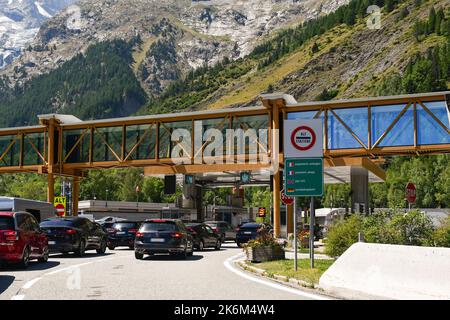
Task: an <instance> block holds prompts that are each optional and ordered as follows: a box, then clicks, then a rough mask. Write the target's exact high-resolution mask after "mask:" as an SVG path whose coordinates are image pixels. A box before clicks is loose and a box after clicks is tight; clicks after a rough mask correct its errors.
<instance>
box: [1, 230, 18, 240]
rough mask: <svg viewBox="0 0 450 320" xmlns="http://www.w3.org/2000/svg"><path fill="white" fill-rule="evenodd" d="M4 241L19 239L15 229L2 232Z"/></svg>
mask: <svg viewBox="0 0 450 320" xmlns="http://www.w3.org/2000/svg"><path fill="white" fill-rule="evenodd" d="M3 235H4V236H5V240H6V241H17V240H19V235H18V233H17V232H16V231H5V232H4V233H3Z"/></svg>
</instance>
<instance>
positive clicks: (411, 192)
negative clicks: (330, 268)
mask: <svg viewBox="0 0 450 320" xmlns="http://www.w3.org/2000/svg"><path fill="white" fill-rule="evenodd" d="M406 200H408V202H409V203H414V202H416V185H415V184H414V183H411V182H409V183H408V184H407V185H406Z"/></svg>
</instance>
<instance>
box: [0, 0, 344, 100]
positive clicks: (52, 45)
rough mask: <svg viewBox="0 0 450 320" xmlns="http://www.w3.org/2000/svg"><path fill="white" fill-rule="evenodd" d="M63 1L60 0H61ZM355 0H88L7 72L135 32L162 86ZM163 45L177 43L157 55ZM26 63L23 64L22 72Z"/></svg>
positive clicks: (152, 79)
mask: <svg viewBox="0 0 450 320" xmlns="http://www.w3.org/2000/svg"><path fill="white" fill-rule="evenodd" d="M55 1H56V0H55ZM347 2H348V0H319V1H318V0H295V1H293V0H245V1H241V0H221V1H216V0H211V1H190V0H165V1H157V0H82V1H79V2H77V6H78V10H75V9H73V8H72V7H70V8H71V10H66V11H64V12H62V13H61V14H59V15H58V16H56V17H54V18H53V19H50V20H48V21H47V22H45V23H44V24H43V26H42V27H41V29H40V30H39V33H38V35H37V37H36V38H35V40H34V41H33V43H32V44H31V47H30V48H29V49H30V50H27V51H26V52H24V54H23V55H22V56H21V57H20V59H18V61H17V62H16V63H14V65H11V66H10V67H9V68H6V70H4V71H3V72H2V73H0V74H3V75H5V76H7V77H8V79H9V81H10V82H11V84H16V83H19V84H23V83H24V82H26V81H28V80H29V79H30V78H31V77H33V76H36V75H39V74H42V73H45V72H48V71H50V70H53V69H55V68H57V67H58V66H60V65H61V64H62V63H63V62H64V61H68V60H70V59H71V58H73V56H74V55H76V54H77V53H79V52H85V51H86V49H87V48H88V47H89V46H90V45H92V44H95V43H98V42H101V41H105V40H113V39H123V40H125V41H129V40H130V39H132V38H133V37H135V36H139V37H140V38H141V39H142V44H141V46H140V47H137V48H134V49H135V51H136V56H135V60H136V62H135V65H134V67H135V71H136V74H137V76H138V77H139V79H140V81H141V82H142V85H143V87H144V89H145V90H146V91H147V92H148V93H149V94H151V95H153V94H156V95H157V94H159V93H161V91H162V90H163V89H164V88H165V86H166V85H167V84H168V83H169V82H170V81H172V80H174V79H177V78H178V77H179V76H180V75H182V74H185V73H186V72H187V71H189V70H190V69H191V68H197V67H199V66H202V65H204V64H208V65H213V64H215V63H216V62H217V61H220V60H222V59H223V58H224V57H229V58H231V59H236V58H239V57H243V56H245V55H246V54H248V53H249V52H250V51H251V50H252V48H253V47H254V45H255V44H256V43H257V42H258V41H260V40H261V38H263V37H264V36H266V35H268V34H270V33H271V32H272V31H274V30H276V29H280V28H283V27H287V26H289V25H292V24H297V23H300V22H301V21H304V20H307V19H311V18H314V17H317V16H319V15H321V14H326V13H328V12H331V11H333V10H335V9H336V8H338V7H339V6H341V5H342V4H345V3H347ZM157 42H159V44H158V45H159V46H160V47H161V46H163V47H164V48H166V49H167V50H169V51H172V53H173V57H172V58H171V57H170V54H168V55H166V54H165V52H164V53H163V54H161V55H160V56H158V57H155V51H156V54H158V52H157V51H158V49H157V48H156V49H154V50H153V51H152V50H151V49H152V48H151V46H152V45H154V46H156V47H157V46H158V45H155V43H157ZM18 70H20V71H19V72H17V71H18Z"/></svg>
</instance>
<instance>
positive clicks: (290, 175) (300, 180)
mask: <svg viewBox="0 0 450 320" xmlns="http://www.w3.org/2000/svg"><path fill="white" fill-rule="evenodd" d="M284 184H285V185H284V190H285V194H286V196H291V197H307V196H311V197H315V196H322V195H323V189H324V188H323V184H324V181H323V159H322V158H291V159H286V160H285V163H284Z"/></svg>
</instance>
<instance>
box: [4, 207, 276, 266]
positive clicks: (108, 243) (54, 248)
mask: <svg viewBox="0 0 450 320" xmlns="http://www.w3.org/2000/svg"><path fill="white" fill-rule="evenodd" d="M110 220H111V219H110ZM262 228H268V230H269V231H270V230H271V226H270V225H266V224H261V223H255V222H249V223H244V224H242V225H240V226H239V227H238V228H237V229H233V228H232V227H231V225H229V224H228V223H227V222H224V221H210V222H206V223H200V222H199V223H186V224H185V223H183V222H182V221H181V220H177V219H149V220H145V221H143V222H135V221H127V220H116V221H115V222H111V221H104V223H103V225H101V224H99V223H97V222H93V221H91V220H89V219H87V218H85V217H54V218H49V219H46V220H44V221H42V222H41V223H40V224H39V223H38V222H37V220H36V218H35V217H34V216H33V215H31V214H30V213H27V212H0V264H1V263H4V262H6V263H14V264H19V265H20V266H21V267H23V268H26V267H28V264H29V262H30V260H38V261H39V262H46V261H47V260H48V258H49V253H61V254H63V255H65V254H69V253H74V254H76V255H77V256H80V257H81V256H83V255H84V254H85V252H86V251H88V250H95V251H96V252H97V254H104V253H105V252H106V249H107V248H108V249H110V250H114V249H115V248H116V247H121V246H125V247H128V248H129V249H133V250H134V252H135V258H136V259H139V260H140V259H143V257H144V255H146V254H147V255H154V254H157V253H158V254H159V253H168V254H170V255H173V256H176V257H179V258H186V257H188V256H191V255H192V254H193V251H194V250H199V251H202V250H204V249H205V248H212V249H214V250H220V248H221V246H222V244H223V243H224V242H225V241H229V240H231V241H235V242H236V243H237V245H238V246H242V245H243V244H244V243H246V242H248V241H249V240H251V239H254V238H256V237H257V236H258V235H259V232H260V231H261V230H262Z"/></svg>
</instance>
